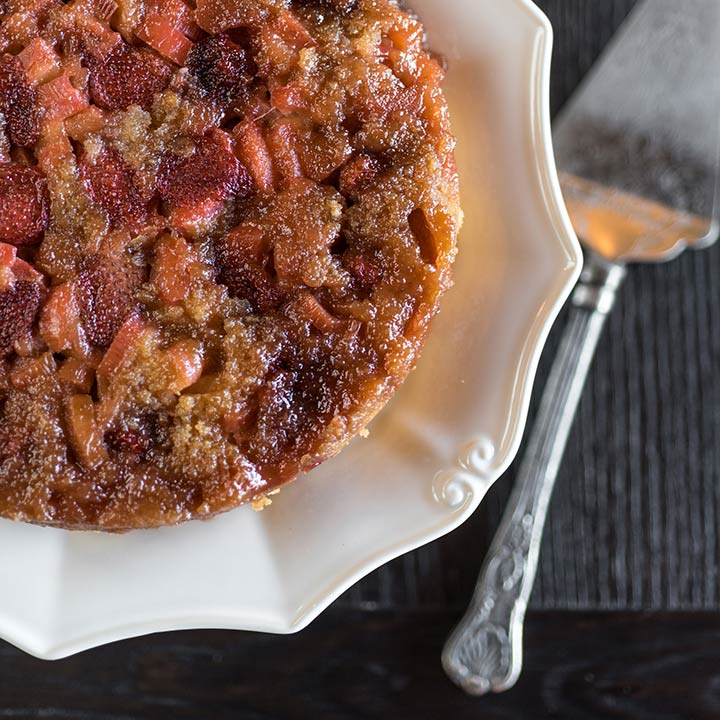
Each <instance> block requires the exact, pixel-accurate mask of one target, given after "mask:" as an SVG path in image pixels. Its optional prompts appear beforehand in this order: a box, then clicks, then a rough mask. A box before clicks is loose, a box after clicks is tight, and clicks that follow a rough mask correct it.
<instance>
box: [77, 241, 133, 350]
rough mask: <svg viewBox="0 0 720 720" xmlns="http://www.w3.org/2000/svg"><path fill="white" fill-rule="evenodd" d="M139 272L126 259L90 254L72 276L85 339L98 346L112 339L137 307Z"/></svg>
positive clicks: (107, 343)
mask: <svg viewBox="0 0 720 720" xmlns="http://www.w3.org/2000/svg"><path fill="white" fill-rule="evenodd" d="M139 282H140V277H139V273H138V272H137V270H136V269H135V268H134V267H132V266H130V264H129V263H127V262H122V261H118V260H116V259H113V258H109V257H106V256H103V255H91V256H89V257H87V258H85V260H84V262H83V271H82V272H81V273H80V275H79V276H78V277H77V279H76V280H75V284H76V287H77V291H78V305H79V315H80V320H81V321H82V323H83V326H84V327H85V329H86V331H87V336H88V340H89V341H90V342H91V343H92V344H93V345H96V346H98V347H107V346H109V345H110V343H112V341H113V339H114V338H115V336H116V335H117V333H118V331H119V330H120V328H121V327H122V325H123V323H124V322H125V320H127V318H128V317H130V316H131V315H132V314H133V313H134V312H135V311H136V310H137V308H138V307H139V303H138V301H137V300H136V298H135V292H136V290H137V288H138V285H139Z"/></svg>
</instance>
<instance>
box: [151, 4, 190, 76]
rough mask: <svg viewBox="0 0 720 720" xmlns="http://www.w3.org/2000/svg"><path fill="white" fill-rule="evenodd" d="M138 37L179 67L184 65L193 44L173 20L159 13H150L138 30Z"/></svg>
mask: <svg viewBox="0 0 720 720" xmlns="http://www.w3.org/2000/svg"><path fill="white" fill-rule="evenodd" d="M137 36H138V37H139V38H140V39H141V40H142V41H143V42H146V43H147V44H148V45H149V46H150V47H151V48H153V50H157V52H158V53H160V55H162V56H163V57H166V58H167V59H168V60H172V62H174V63H176V64H177V65H184V64H185V60H186V58H187V56H188V53H189V52H190V50H191V48H192V45H193V44H192V42H191V41H190V40H188V39H187V38H186V37H185V36H184V35H183V34H182V33H181V32H180V30H178V29H177V28H176V27H175V25H173V23H172V20H171V19H170V18H167V17H163V16H162V15H160V14H159V13H148V14H147V15H146V16H145V21H144V23H143V24H142V27H141V28H140V29H139V30H138V32H137Z"/></svg>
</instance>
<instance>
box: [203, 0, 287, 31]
mask: <svg viewBox="0 0 720 720" xmlns="http://www.w3.org/2000/svg"><path fill="white" fill-rule="evenodd" d="M284 4H285V0H197V9H196V10H195V19H196V20H197V23H198V25H200V27H201V28H202V29H203V30H207V32H209V33H211V34H215V33H219V32H224V31H225V30H230V29H231V28H238V27H257V26H258V25H260V24H261V23H263V22H265V21H266V20H267V19H268V18H269V17H270V15H271V13H273V12H275V11H277V10H278V9H279V8H280V7H281V6H283V5H284Z"/></svg>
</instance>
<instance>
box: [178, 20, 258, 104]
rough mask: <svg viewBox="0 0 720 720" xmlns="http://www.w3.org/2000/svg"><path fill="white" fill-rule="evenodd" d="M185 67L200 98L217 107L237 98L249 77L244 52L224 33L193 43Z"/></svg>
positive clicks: (247, 58)
mask: <svg viewBox="0 0 720 720" xmlns="http://www.w3.org/2000/svg"><path fill="white" fill-rule="evenodd" d="M185 66H186V67H187V69H188V70H189V71H190V74H191V75H192V76H193V77H194V78H195V81H196V82H197V84H198V87H199V88H200V91H201V92H202V94H203V95H205V96H206V97H208V98H210V99H211V100H213V101H215V102H217V103H228V102H230V101H232V100H233V99H235V98H236V97H238V96H239V95H241V94H242V92H243V91H244V90H245V88H246V86H247V85H248V83H249V82H250V80H251V77H252V73H251V67H250V56H249V55H248V53H247V51H246V50H245V49H244V48H242V47H240V46H239V45H236V44H235V43H234V42H233V41H232V40H231V39H230V38H229V37H228V36H227V35H226V34H224V33H223V34H220V35H211V36H210V37H207V38H205V39H204V40H201V41H200V42H198V43H196V44H195V46H194V47H193V49H192V50H191V51H190V54H189V55H188V57H187V61H186V63H185Z"/></svg>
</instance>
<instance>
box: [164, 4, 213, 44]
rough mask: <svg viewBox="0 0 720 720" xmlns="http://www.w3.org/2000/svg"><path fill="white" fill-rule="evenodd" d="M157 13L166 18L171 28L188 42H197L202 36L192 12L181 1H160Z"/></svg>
mask: <svg viewBox="0 0 720 720" xmlns="http://www.w3.org/2000/svg"><path fill="white" fill-rule="evenodd" d="M158 13H159V14H160V15H162V16H163V17H165V18H168V19H169V20H170V21H171V22H172V24H173V27H175V28H176V29H177V30H179V31H180V32H181V33H182V34H183V35H185V37H187V38H189V39H190V40H193V41H195V40H199V39H200V38H201V37H202V36H203V31H202V28H201V27H200V26H199V25H198V24H197V23H196V22H195V16H194V13H193V11H192V10H191V9H190V8H189V7H188V6H187V4H186V3H184V2H183V0H160V2H159V4H158Z"/></svg>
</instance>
